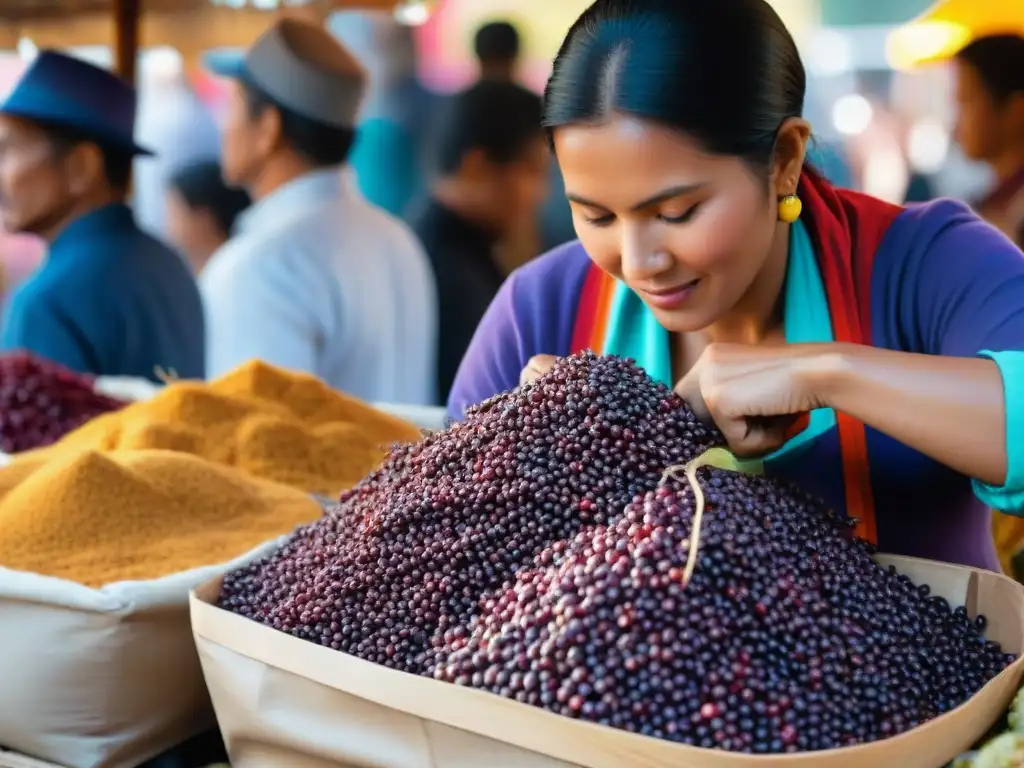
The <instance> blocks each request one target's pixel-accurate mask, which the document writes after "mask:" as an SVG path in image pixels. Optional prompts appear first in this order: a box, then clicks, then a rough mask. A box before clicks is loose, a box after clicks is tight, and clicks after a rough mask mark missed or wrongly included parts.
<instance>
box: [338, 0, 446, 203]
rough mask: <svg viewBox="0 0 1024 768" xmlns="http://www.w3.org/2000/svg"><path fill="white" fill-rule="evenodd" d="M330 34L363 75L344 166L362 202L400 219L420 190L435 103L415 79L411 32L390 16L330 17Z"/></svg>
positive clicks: (349, 14) (423, 184)
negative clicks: (365, 85)
mask: <svg viewBox="0 0 1024 768" xmlns="http://www.w3.org/2000/svg"><path fill="white" fill-rule="evenodd" d="M330 30H331V31H332V32H333V33H334V34H336V35H337V36H338V37H339V38H340V39H341V42H342V44H343V45H345V47H347V48H348V49H349V50H350V51H351V52H352V53H353V55H355V57H356V58H357V59H359V62H360V64H362V65H363V68H364V69H366V70H367V72H368V73H369V85H368V91H367V95H366V100H365V103H364V104H363V108H362V112H361V115H360V118H359V130H358V131H357V136H356V143H355V146H354V147H353V148H352V154H351V156H350V157H349V165H351V167H352V169H353V171H355V175H356V180H357V181H358V183H359V188H360V190H361V191H362V193H363V195H364V196H365V197H366V199H367V200H369V201H370V202H371V203H373V204H374V205H377V206H380V207H381V208H383V209H384V210H386V211H387V212H388V213H391V214H394V215H395V216H403V217H404V216H406V215H407V214H408V213H409V210H408V209H409V204H410V203H411V202H412V201H413V200H416V199H419V198H420V197H422V195H423V193H424V190H425V187H426V179H425V173H424V166H425V164H426V161H425V150H426V146H425V145H426V142H427V137H428V134H429V130H428V128H429V121H428V120H426V119H424V118H425V116H426V115H429V114H431V113H432V112H435V111H436V110H437V108H438V106H439V104H438V102H439V101H440V100H441V97H440V96H439V95H438V94H435V93H432V92H430V91H429V90H427V89H426V88H424V87H423V85H422V84H421V83H420V81H419V80H418V79H417V77H416V46H415V41H414V39H413V33H412V29H411V28H410V27H408V26H405V25H403V24H399V23H398V22H397V21H395V19H394V17H393V16H392V15H391V14H387V13H372V12H360V11H341V12H339V13H335V14H334V15H333V16H332V17H331V21H330Z"/></svg>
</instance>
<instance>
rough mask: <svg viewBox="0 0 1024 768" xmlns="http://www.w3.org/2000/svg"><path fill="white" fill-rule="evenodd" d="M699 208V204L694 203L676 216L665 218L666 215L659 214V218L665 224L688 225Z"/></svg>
mask: <svg viewBox="0 0 1024 768" xmlns="http://www.w3.org/2000/svg"><path fill="white" fill-rule="evenodd" d="M700 207H701V204H700V203H695V204H694V205H691V206H690V207H689V208H687V209H686V210H685V211H683V212H682V213H681V214H680V215H678V216H667V215H665V214H664V213H663V214H661V216H660V218H661V220H662V221H664V222H665V223H666V224H686V223H688V222H690V221H693V218H694V217H695V216H696V215H697V213H698V212H699V211H700Z"/></svg>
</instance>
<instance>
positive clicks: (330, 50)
mask: <svg viewBox="0 0 1024 768" xmlns="http://www.w3.org/2000/svg"><path fill="white" fill-rule="evenodd" d="M206 65H207V67H208V68H209V69H210V70H212V71H213V72H215V73H216V74H218V75H222V76H224V77H232V78H235V79H237V80H242V81H243V82H246V83H250V84H251V85H253V86H255V87H256V88H258V89H259V90H260V91H262V92H263V93H265V94H266V95H267V96H269V97H270V98H271V100H273V101H274V103H276V104H278V105H279V106H281V107H284V108H286V109H289V110H291V111H292V112H295V113H296V114H299V115H301V116H302V117H306V118H309V119H310V120H315V121H316V122H318V123H323V124H324V125H329V126H332V127H334V128H354V127H355V125H356V120H357V117H358V114H359V106H360V104H361V103H362V100H363V94H364V93H365V91H366V79H367V78H366V72H365V70H364V69H363V68H362V66H361V65H360V64H359V62H358V61H357V60H356V58H355V57H354V56H353V55H352V54H351V53H349V52H348V51H347V50H346V49H345V47H344V46H342V45H341V43H339V42H338V41H337V40H336V39H335V38H334V37H333V36H332V35H331V34H330V32H328V31H327V30H326V29H324V28H323V27H320V26H317V25H315V24H310V23H308V22H305V21H300V20H298V19H291V18H288V19H281V20H280V21H277V22H276V23H275V24H274V25H273V26H272V27H270V29H268V30H267V31H266V32H264V33H263V34H262V35H260V37H259V39H258V40H257V41H256V42H255V43H253V44H252V47H251V48H249V50H248V51H247V52H246V54H245V55H244V56H239V55H237V54H234V55H232V54H225V53H223V52H212V53H210V54H208V55H207V56H206Z"/></svg>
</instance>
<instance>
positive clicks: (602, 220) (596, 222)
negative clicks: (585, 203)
mask: <svg viewBox="0 0 1024 768" xmlns="http://www.w3.org/2000/svg"><path fill="white" fill-rule="evenodd" d="M583 218H584V219H586V222H587V224H590V225H592V226H595V227H607V226H608V225H609V224H611V223H612V222H613V221H615V214H613V213H605V214H602V215H600V216H588V215H584V216H583Z"/></svg>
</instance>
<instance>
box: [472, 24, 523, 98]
mask: <svg viewBox="0 0 1024 768" xmlns="http://www.w3.org/2000/svg"><path fill="white" fill-rule="evenodd" d="M519 49H520V39H519V30H517V29H516V27H515V25H514V24H512V23H511V22H509V21H492V22H489V23H487V24H484V25H483V26H482V27H480V29H478V30H477V32H476V35H475V36H474V37H473V53H474V54H475V55H476V60H477V65H478V66H479V67H480V77H481V79H483V80H498V81H502V82H506V83H508V82H513V81H515V80H516V75H517V73H518V70H519Z"/></svg>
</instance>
